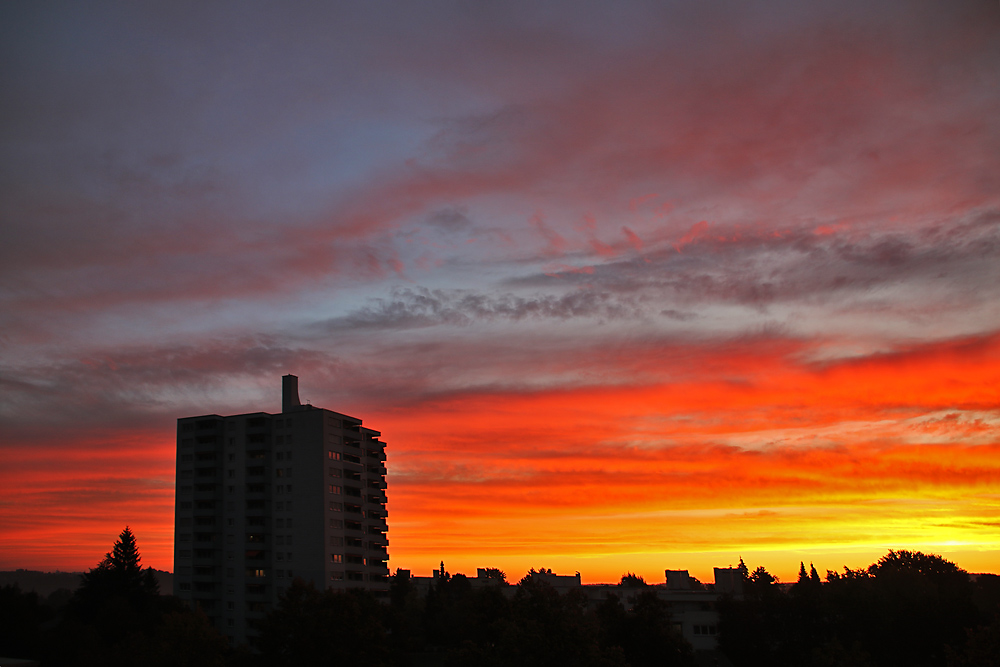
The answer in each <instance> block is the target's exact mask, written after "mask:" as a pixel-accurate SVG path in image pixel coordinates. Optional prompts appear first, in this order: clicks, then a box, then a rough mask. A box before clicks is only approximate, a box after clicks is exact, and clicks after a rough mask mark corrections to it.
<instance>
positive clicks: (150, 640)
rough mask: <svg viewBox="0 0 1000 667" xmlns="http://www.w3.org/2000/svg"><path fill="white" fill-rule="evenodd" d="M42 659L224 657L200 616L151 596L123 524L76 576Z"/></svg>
mask: <svg viewBox="0 0 1000 667" xmlns="http://www.w3.org/2000/svg"><path fill="white" fill-rule="evenodd" d="M51 639H52V641H51V643H50V645H49V646H48V647H47V652H48V655H46V656H44V658H45V659H44V662H45V664H49V665H82V666H88V665H95V666H97V665H100V667H115V666H117V665H122V666H126V665H150V666H151V667H160V666H161V665H163V666H166V665H182V666H183V665H206V666H209V665H210V666H217V665H221V664H223V662H224V654H225V651H226V645H225V640H224V639H223V638H222V637H221V635H219V634H218V632H217V631H216V630H215V629H214V628H212V626H211V624H210V623H209V621H208V619H207V618H206V617H205V615H204V614H195V613H192V612H191V611H190V610H189V609H186V608H185V606H184V604H183V603H182V602H181V601H180V600H179V599H178V598H175V597H173V596H169V597H164V596H161V595H160V594H159V586H158V585H157V583H156V577H155V576H154V574H153V570H152V569H151V568H147V569H143V568H142V558H141V556H140V555H139V548H138V546H137V544H136V539H135V535H133V534H132V531H131V530H130V529H129V528H128V527H127V526H126V527H125V530H123V531H122V532H121V534H120V535H119V536H118V540H117V541H116V542H115V543H114V546H113V547H112V549H111V551H110V552H108V553H106V554H105V555H104V558H103V559H102V560H101V562H100V563H98V564H97V567H95V568H93V569H92V570H90V571H89V572H87V573H86V574H84V575H83V581H82V583H81V585H80V588H78V589H77V591H76V592H75V593H74V594H73V597H72V598H71V599H70V602H69V605H68V606H67V609H66V615H65V616H64V618H63V619H62V623H61V624H60V625H59V627H58V628H56V629H55V631H53V633H52V637H51Z"/></svg>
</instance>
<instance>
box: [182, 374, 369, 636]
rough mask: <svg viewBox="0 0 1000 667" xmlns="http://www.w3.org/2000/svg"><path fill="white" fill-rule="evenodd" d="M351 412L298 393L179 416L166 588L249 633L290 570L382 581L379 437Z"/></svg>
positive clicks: (329, 582)
mask: <svg viewBox="0 0 1000 667" xmlns="http://www.w3.org/2000/svg"><path fill="white" fill-rule="evenodd" d="M379 435H380V434H379V432H378V431H373V430H371V429H368V428H364V427H363V426H362V425H361V420H360V419H358V418H356V417H350V416H348V415H344V414H340V413H338V412H333V411H331V410H324V409H320V408H314V407H312V406H310V405H300V403H299V398H298V378H296V377H295V376H293V375H286V376H284V378H282V411H281V412H280V413H279V414H268V413H265V412H257V413H251V414H244V415H235V416H229V417H222V416H219V415H203V416H200V417H186V418H183V419H178V420H177V482H176V503H175V519H174V573H175V574H174V576H175V579H174V584H175V586H174V591H175V594H176V595H178V596H179V597H181V598H183V599H185V600H188V601H190V603H191V604H192V605H197V606H200V607H201V608H202V609H203V610H204V612H205V613H206V614H207V615H208V616H209V618H210V619H212V622H213V624H215V626H216V627H217V628H219V630H220V631H221V632H222V633H223V634H225V635H226V636H228V637H229V638H230V640H231V641H233V642H235V643H241V642H245V641H248V642H250V643H252V642H253V636H254V635H253V630H252V629H251V628H250V627H249V624H248V621H251V620H253V619H258V618H263V616H264V614H265V613H266V611H267V610H269V609H270V608H271V607H272V605H274V603H275V602H276V600H277V598H278V596H279V595H281V593H283V592H284V590H285V588H287V587H288V585H289V584H291V582H292V580H293V579H295V578H301V579H303V580H305V581H311V582H313V584H314V585H315V586H316V587H317V588H320V589H322V588H328V587H333V588H354V587H360V588H367V589H370V590H372V591H374V592H375V593H376V595H386V594H387V592H388V587H389V584H388V575H389V568H388V565H387V560H388V557H389V555H388V539H387V537H386V531H387V528H388V526H387V523H386V521H387V513H386V492H385V488H386V483H385V474H386V469H385V443H383V442H380V441H379V439H378V438H379Z"/></svg>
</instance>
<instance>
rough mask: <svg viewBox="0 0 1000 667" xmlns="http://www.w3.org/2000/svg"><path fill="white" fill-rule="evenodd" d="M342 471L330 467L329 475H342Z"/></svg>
mask: <svg viewBox="0 0 1000 667" xmlns="http://www.w3.org/2000/svg"><path fill="white" fill-rule="evenodd" d="M342 476H343V473H341V472H340V470H339V469H338V468H330V477H342Z"/></svg>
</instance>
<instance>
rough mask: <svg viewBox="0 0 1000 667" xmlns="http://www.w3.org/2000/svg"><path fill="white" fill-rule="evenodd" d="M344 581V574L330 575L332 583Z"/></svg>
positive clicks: (334, 573) (333, 573)
mask: <svg viewBox="0 0 1000 667" xmlns="http://www.w3.org/2000/svg"><path fill="white" fill-rule="evenodd" d="M343 580H344V573H343V572H331V573H330V581H343Z"/></svg>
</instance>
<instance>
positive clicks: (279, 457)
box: [274, 452, 285, 461]
mask: <svg viewBox="0 0 1000 667" xmlns="http://www.w3.org/2000/svg"><path fill="white" fill-rule="evenodd" d="M283 458H285V454H284V452H278V453H277V454H275V455H274V460H275V461H280V460H282V459H283Z"/></svg>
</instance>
